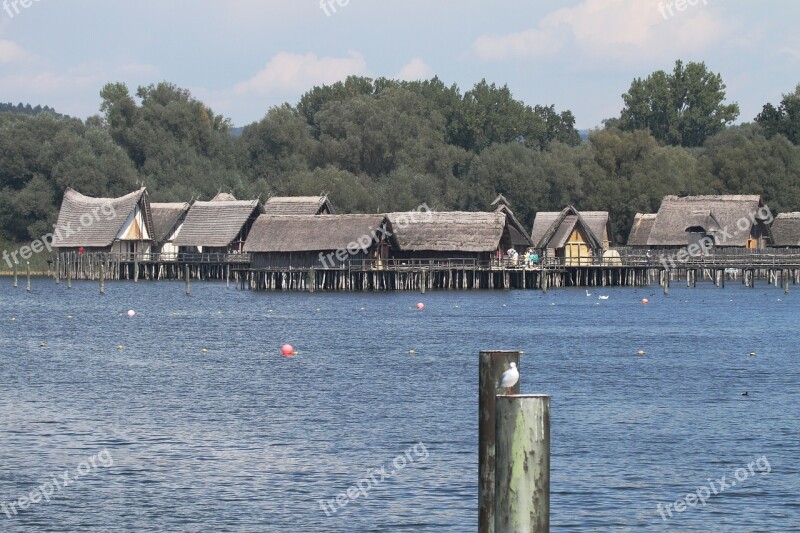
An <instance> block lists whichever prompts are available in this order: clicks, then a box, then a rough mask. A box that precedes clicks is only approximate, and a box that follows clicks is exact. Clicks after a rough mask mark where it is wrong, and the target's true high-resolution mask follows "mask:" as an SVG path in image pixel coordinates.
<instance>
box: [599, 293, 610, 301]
mask: <svg viewBox="0 0 800 533" xmlns="http://www.w3.org/2000/svg"><path fill="white" fill-rule="evenodd" d="M597 298H598V299H600V300H608V296H603V295H602V294H601V295H600V296H598V297H597Z"/></svg>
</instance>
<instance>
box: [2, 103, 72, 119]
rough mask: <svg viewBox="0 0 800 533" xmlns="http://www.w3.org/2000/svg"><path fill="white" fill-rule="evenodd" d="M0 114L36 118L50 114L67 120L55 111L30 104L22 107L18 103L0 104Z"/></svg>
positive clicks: (47, 107)
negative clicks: (14, 114) (42, 114)
mask: <svg viewBox="0 0 800 533" xmlns="http://www.w3.org/2000/svg"><path fill="white" fill-rule="evenodd" d="M0 113H18V114H21V115H30V116H36V115H39V114H41V113H51V114H53V115H55V116H57V117H60V118H69V117H68V116H67V115H62V114H61V113H56V110H55V109H53V108H52V107H49V106H44V107H42V106H40V105H37V106H36V107H33V106H31V104H25V105H22V102H20V103H19V104H17V105H14V104H12V103H11V102H7V103H2V102H0Z"/></svg>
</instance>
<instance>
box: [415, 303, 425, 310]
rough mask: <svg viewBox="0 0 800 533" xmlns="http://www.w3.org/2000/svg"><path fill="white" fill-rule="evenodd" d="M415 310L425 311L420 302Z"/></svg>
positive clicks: (423, 305)
mask: <svg viewBox="0 0 800 533" xmlns="http://www.w3.org/2000/svg"><path fill="white" fill-rule="evenodd" d="M417 309H419V310H420V311H422V310H423V309H425V304H424V303H422V302H420V303H418V304H417Z"/></svg>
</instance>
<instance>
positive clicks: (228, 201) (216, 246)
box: [173, 193, 264, 254]
mask: <svg viewBox="0 0 800 533" xmlns="http://www.w3.org/2000/svg"><path fill="white" fill-rule="evenodd" d="M263 210H264V208H263V206H262V205H261V202H259V201H258V200H237V199H236V198H234V197H233V195H230V194H227V193H223V194H218V195H217V196H216V197H214V199H212V200H211V201H210V202H195V203H193V204H192V206H191V207H190V208H189V211H188V213H186V219H185V220H184V221H183V227H182V228H181V230H180V233H178V236H177V237H175V240H174V241H173V245H174V246H176V247H178V248H179V249H180V251H181V252H184V253H196V252H199V253H204V254H207V253H213V254H239V253H242V251H243V249H244V243H245V241H246V240H247V236H248V234H249V233H250V228H252V226H253V223H254V222H255V221H256V219H257V218H258V216H259V215H260V214H262V213H263Z"/></svg>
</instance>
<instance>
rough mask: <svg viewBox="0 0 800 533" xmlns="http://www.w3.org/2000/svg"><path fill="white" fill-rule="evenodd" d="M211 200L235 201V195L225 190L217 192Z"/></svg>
mask: <svg viewBox="0 0 800 533" xmlns="http://www.w3.org/2000/svg"><path fill="white" fill-rule="evenodd" d="M211 201H212V202H235V201H236V197H235V196H234V195H232V194H230V193H227V192H218V193H217V195H216V196H215V197H214V198H212V199H211Z"/></svg>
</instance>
